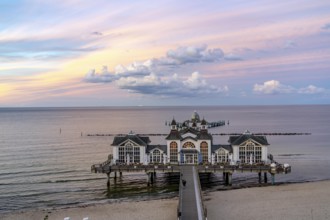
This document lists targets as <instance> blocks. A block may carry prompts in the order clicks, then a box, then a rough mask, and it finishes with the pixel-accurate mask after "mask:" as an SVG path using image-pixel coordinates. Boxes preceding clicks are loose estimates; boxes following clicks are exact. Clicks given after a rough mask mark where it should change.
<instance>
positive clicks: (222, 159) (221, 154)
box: [217, 149, 228, 163]
mask: <svg viewBox="0 0 330 220" xmlns="http://www.w3.org/2000/svg"><path fill="white" fill-rule="evenodd" d="M217 161H218V162H219V163H226V162H228V153H227V152H226V151H225V150H224V149H220V150H218V155H217Z"/></svg>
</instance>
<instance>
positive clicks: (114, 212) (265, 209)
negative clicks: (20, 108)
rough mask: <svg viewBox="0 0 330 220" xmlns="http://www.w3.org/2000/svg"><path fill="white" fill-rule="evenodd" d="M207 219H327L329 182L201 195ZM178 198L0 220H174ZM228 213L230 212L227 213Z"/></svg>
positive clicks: (58, 210) (25, 213) (13, 215)
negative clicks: (68, 218)
mask: <svg viewBox="0 0 330 220" xmlns="http://www.w3.org/2000/svg"><path fill="white" fill-rule="evenodd" d="M204 203H205V205H206V207H207V210H208V219H218V218H219V217H221V218H222V219H228V220H230V219H245V220H246V219H251V220H252V219H254V220H259V219H260V220H261V219H266V218H267V219H292V220H295V219H297V220H298V219H329V218H330V206H329V204H330V180H324V181H316V182H304V183H288V184H280V185H274V186H273V185H269V186H266V187H265V186H261V187H251V188H240V189H235V190H221V191H212V192H206V193H204ZM177 205H178V197H176V198H172V199H160V200H143V201H137V202H133V201H129V202H127V201H123V202H115V203H104V204H91V205H82V206H78V207H73V208H54V209H49V210H48V209H42V210H31V211H21V212H19V211H15V212H12V213H6V214H3V215H2V216H1V217H0V220H9V219H10V220H16V219H17V220H19V219H26V220H29V219H31V220H32V219H44V218H45V216H46V215H48V220H53V219H56V220H57V219H59V220H63V219H64V218H65V217H70V218H71V220H73V219H83V218H84V217H89V219H90V220H91V219H92V220H94V219H97V220H103V219H107V220H112V219H132V216H134V219H162V220H170V219H176V217H177V216H176V209H177ZM228 210H230V211H228Z"/></svg>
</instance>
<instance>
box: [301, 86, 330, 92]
mask: <svg viewBox="0 0 330 220" xmlns="http://www.w3.org/2000/svg"><path fill="white" fill-rule="evenodd" d="M325 92H326V89H324V88H319V87H316V86H314V85H309V86H307V87H305V88H301V89H299V90H298V93H301V94H321V93H325Z"/></svg>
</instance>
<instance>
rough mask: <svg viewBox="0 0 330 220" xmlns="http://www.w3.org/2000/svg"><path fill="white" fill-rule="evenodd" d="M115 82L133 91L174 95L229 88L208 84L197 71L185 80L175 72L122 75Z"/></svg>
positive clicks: (183, 95)
mask: <svg viewBox="0 0 330 220" xmlns="http://www.w3.org/2000/svg"><path fill="white" fill-rule="evenodd" d="M116 83H117V85H118V87H119V88H121V89H127V90H129V91H130V92H134V93H140V94H147V95H161V96H176V97H178V96H179V97H191V96H196V95H208V94H220V93H223V94H224V93H227V92H228V90H229V89H228V87H227V86H224V87H222V88H220V87H216V86H214V85H210V84H208V83H207V82H206V80H204V79H202V77H201V76H200V74H199V73H198V72H194V73H192V74H191V76H189V77H188V78H187V79H186V80H181V79H180V78H179V77H178V75H177V74H173V75H172V76H171V77H159V76H157V75H155V74H154V73H152V74H150V75H148V76H144V77H143V78H136V77H126V78H125V77H123V78H120V79H119V80H118V81H116Z"/></svg>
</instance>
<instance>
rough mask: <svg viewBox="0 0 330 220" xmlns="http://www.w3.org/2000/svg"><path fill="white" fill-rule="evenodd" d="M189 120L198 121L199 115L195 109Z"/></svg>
mask: <svg viewBox="0 0 330 220" xmlns="http://www.w3.org/2000/svg"><path fill="white" fill-rule="evenodd" d="M191 121H192V122H199V121H200V119H199V115H198V113H197V111H196V110H195V111H194V113H193V114H192V115H191Z"/></svg>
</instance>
